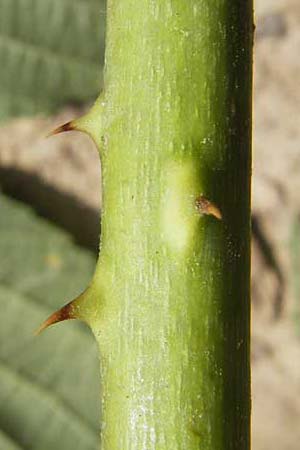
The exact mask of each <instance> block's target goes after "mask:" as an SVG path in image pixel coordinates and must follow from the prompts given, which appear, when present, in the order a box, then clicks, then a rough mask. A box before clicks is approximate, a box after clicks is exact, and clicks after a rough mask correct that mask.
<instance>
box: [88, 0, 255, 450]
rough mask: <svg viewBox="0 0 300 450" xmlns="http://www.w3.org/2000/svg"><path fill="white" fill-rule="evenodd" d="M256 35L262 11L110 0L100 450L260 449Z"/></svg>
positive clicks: (234, 0)
mask: <svg viewBox="0 0 300 450" xmlns="http://www.w3.org/2000/svg"><path fill="white" fill-rule="evenodd" d="M252 33H253V24H252V0H218V1H216V0H108V6H107V42H106V64H105V90H104V92H103V94H102V96H101V99H100V100H99V103H98V105H100V106H101V107H100V108H98V109H97V108H95V113H94V121H95V124H97V123H99V127H98V132H97V137H96V140H97V142H98V143H99V147H101V160H102V176H103V211H102V236H101V249H100V258H99V261H98V265H97V268H96V273H95V277H94V280H93V283H92V285H91V288H90V292H92V294H93V296H94V300H95V307H94V308H93V309H92V310H91V312H90V315H91V317H90V322H91V323H92V328H93V331H94V333H95V336H96V339H97V341H98V343H99V348H100V356H101V384H102V387H101V395H102V417H101V448H102V450H196V449H197V450H199V449H200V450H249V448H250V437H249V423H250V417H249V416H250V369H249V322H250V298H249V278H250V172H251V88H252ZM100 115H101V117H100ZM100 123H101V126H100ZM94 128H95V126H94ZM200 195H202V196H204V197H205V198H206V199H207V200H209V201H210V202H213V203H214V204H215V206H216V207H217V208H218V209H219V210H220V211H221V213H222V220H218V219H217V218H215V217H214V216H212V215H209V214H203V213H201V211H199V210H197V209H196V204H197V199H198V198H199V196H200ZM202 212H205V211H202Z"/></svg>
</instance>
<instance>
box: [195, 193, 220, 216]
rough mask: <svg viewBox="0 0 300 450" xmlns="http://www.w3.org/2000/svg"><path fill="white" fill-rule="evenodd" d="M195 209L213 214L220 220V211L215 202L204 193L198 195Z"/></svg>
mask: <svg viewBox="0 0 300 450" xmlns="http://www.w3.org/2000/svg"><path fill="white" fill-rule="evenodd" d="M196 209H197V211H199V212H200V213H201V214H206V215H210V216H214V217H215V218H216V219H218V220H222V213H221V211H220V209H219V208H218V207H217V205H215V203H213V202H211V201H210V200H208V199H207V198H206V197H204V195H200V197H198V198H197V199H196Z"/></svg>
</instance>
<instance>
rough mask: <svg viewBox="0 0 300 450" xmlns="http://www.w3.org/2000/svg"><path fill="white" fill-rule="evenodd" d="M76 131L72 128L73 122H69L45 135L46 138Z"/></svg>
mask: <svg viewBox="0 0 300 450" xmlns="http://www.w3.org/2000/svg"><path fill="white" fill-rule="evenodd" d="M73 130H76V127H75V126H74V122H73V121H72V120H71V121H70V122H67V123H65V124H64V125H61V126H59V127H57V128H55V130H53V131H50V133H49V134H47V136H46V137H50V136H55V135H56V134H60V133H64V132H65V131H73Z"/></svg>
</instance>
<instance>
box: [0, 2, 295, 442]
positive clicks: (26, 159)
mask: <svg viewBox="0 0 300 450" xmlns="http://www.w3.org/2000/svg"><path fill="white" fill-rule="evenodd" d="M256 25H257V27H256V39H255V77H254V88H255V89H254V142H253V143H254V148H253V150H254V155H253V156H254V159H253V264H252V303H253V308H252V363H253V364H252V386H253V415H252V416H253V420H252V424H253V426H252V429H253V432H252V436H253V444H252V448H253V449H254V450H268V449H273V450H298V449H299V448H300V320H299V321H298V323H297V321H296V320H295V311H296V309H297V308H299V309H300V303H299V295H300V293H299V292H297V291H296V289H295V286H297V280H298V279H299V278H300V274H299V269H298V267H297V263H295V261H294V262H293V258H292V255H293V253H295V251H297V248H296V247H295V242H296V243H297V242H298V240H299V242H300V236H298V234H299V233H300V177H299V176H298V174H299V169H300V152H299V150H300V148H299V147H300V106H299V105H300V2H299V0H257V2H256ZM78 114H80V111H78V110H74V109H71V108H70V109H66V110H64V111H62V112H61V113H60V114H58V115H57V116H56V117H53V118H43V117H38V118H34V119H18V120H14V121H11V122H9V123H7V124H5V125H3V126H2V127H0V177H1V184H2V186H3V190H4V191H6V192H8V193H11V194H13V195H15V196H16V197H18V198H20V199H22V200H25V201H28V202H31V203H33V204H34V205H35V207H36V208H37V209H38V210H39V211H40V212H41V213H42V214H45V215H47V216H51V215H52V217H53V218H54V220H56V221H57V222H58V223H60V224H61V225H63V226H65V227H66V228H69V229H70V231H72V232H73V233H74V234H75V235H76V234H79V233H80V231H82V230H83V229H84V230H85V231H86V233H87V236H88V237H87V241H86V242H83V244H86V245H88V246H90V247H91V246H93V245H94V244H95V241H96V235H97V220H98V218H97V211H98V209H99V204H100V192H98V186H99V179H100V165H99V161H98V155H97V152H96V150H95V148H94V146H93V144H92V143H91V142H90V141H89V139H88V138H86V137H85V136H83V135H81V134H79V133H78V135H77V136H76V137H75V136H74V135H72V134H66V135H62V136H57V137H53V138H50V139H45V138H44V136H45V135H46V134H47V132H49V131H50V130H51V129H54V128H55V127H56V126H57V125H58V124H61V123H64V122H65V121H67V120H69V119H70V118H73V117H74V116H76V115H78ZM29 181H30V182H29ZM68 205H69V206H68ZM70 205H71V206H70ZM87 217H88V220H87V219H86V218H87ZM74 224H75V225H74ZM298 224H299V227H298V228H297V225H298ZM297 229H298V234H297ZM294 230H296V232H295V231H294ZM297 236H298V237H297ZM292 239H294V241H293V242H294V243H293V244H291V242H292ZM299 249H300V246H299ZM299 249H298V252H300V250H299ZM296 256H297V255H296ZM294 259H295V258H294ZM299 260H300V254H299ZM299 283H300V281H299Z"/></svg>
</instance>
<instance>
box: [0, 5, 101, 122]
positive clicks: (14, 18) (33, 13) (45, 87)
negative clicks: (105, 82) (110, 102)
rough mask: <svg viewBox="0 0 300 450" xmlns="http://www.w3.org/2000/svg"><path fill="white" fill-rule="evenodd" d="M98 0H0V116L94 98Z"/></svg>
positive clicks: (97, 71)
mask: <svg viewBox="0 0 300 450" xmlns="http://www.w3.org/2000/svg"><path fill="white" fill-rule="evenodd" d="M104 11H105V1H104V0H102V1H101V0H0V62H1V71H0V119H4V118H8V117H12V116H19V115H30V114H35V113H38V112H53V111H55V110H56V109H57V108H59V107H60V106H62V105H64V104H66V103H67V102H72V103H76V104H77V103H82V102H84V101H87V100H93V99H95V97H96V95H97V94H98V93H99V90H100V87H101V84H102V81H101V77H102V73H101V66H102V63H103V53H104V50H103V48H104V33H105V30H104V26H105V20H104V19H105V13H104Z"/></svg>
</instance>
